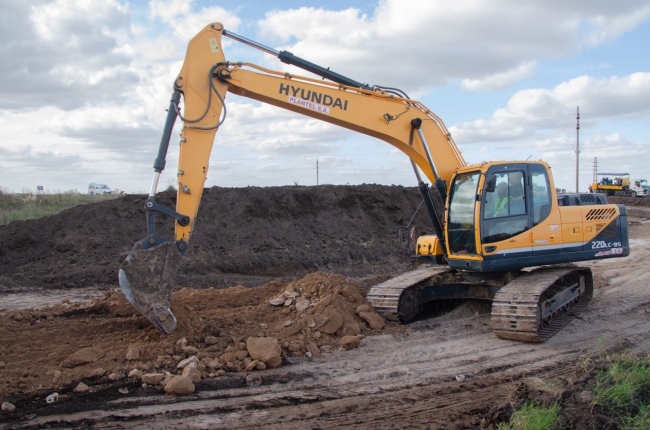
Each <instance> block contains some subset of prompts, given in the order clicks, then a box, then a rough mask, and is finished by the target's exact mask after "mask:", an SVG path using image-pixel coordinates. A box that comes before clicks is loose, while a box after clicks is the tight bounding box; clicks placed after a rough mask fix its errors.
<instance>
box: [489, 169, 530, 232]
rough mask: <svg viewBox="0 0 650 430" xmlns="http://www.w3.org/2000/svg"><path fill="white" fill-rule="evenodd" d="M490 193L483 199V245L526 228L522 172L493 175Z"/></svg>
mask: <svg viewBox="0 0 650 430" xmlns="http://www.w3.org/2000/svg"><path fill="white" fill-rule="evenodd" d="M494 179H495V183H496V186H495V187H494V191H486V192H485V193H484V198H483V225H482V229H481V236H482V241H483V243H493V242H499V241H501V240H505V239H508V238H510V237H512V236H515V235H517V234H520V233H522V232H524V231H526V230H528V229H529V228H530V227H529V221H528V215H527V213H528V210H527V207H528V205H527V204H526V202H527V199H526V192H525V190H526V187H525V181H524V171H522V170H514V171H508V172H497V173H496V174H495V175H494Z"/></svg>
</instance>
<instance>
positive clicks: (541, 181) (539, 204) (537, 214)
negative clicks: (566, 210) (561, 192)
mask: <svg viewBox="0 0 650 430" xmlns="http://www.w3.org/2000/svg"><path fill="white" fill-rule="evenodd" d="M530 170H531V185H532V189H533V225H537V224H539V223H540V222H542V221H544V220H545V219H546V218H547V217H548V215H549V214H550V213H551V186H550V184H549V181H548V174H547V173H546V168H544V166H542V165H539V164H531V166H530Z"/></svg>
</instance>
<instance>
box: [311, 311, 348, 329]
mask: <svg viewBox="0 0 650 430" xmlns="http://www.w3.org/2000/svg"><path fill="white" fill-rule="evenodd" d="M324 316H325V317H326V318H327V322H325V324H323V325H322V326H320V327H317V328H318V331H320V332H321V333H327V334H334V333H336V332H337V331H338V330H339V329H340V328H341V326H342V325H343V317H341V314H339V313H338V312H336V311H335V310H334V309H330V310H328V312H327V313H326V314H325V315H324ZM317 325H318V324H317Z"/></svg>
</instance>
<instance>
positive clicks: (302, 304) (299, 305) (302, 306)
mask: <svg viewBox="0 0 650 430" xmlns="http://www.w3.org/2000/svg"><path fill="white" fill-rule="evenodd" d="M309 305H310V302H309V299H304V298H303V299H298V301H296V312H302V311H304V310H307V309H309Z"/></svg>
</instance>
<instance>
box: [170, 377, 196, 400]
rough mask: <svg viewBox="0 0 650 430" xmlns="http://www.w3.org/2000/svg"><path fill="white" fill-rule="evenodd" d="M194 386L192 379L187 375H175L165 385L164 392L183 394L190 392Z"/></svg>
mask: <svg viewBox="0 0 650 430" xmlns="http://www.w3.org/2000/svg"><path fill="white" fill-rule="evenodd" d="M195 389H196V387H194V384H193V383H192V380H191V379H190V378H189V377H187V376H175V377H174V378H173V379H172V380H171V381H170V382H169V383H168V384H167V385H165V393H167V394H172V395H174V396H184V395H187V394H192V393H193V392H194V390H195Z"/></svg>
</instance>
